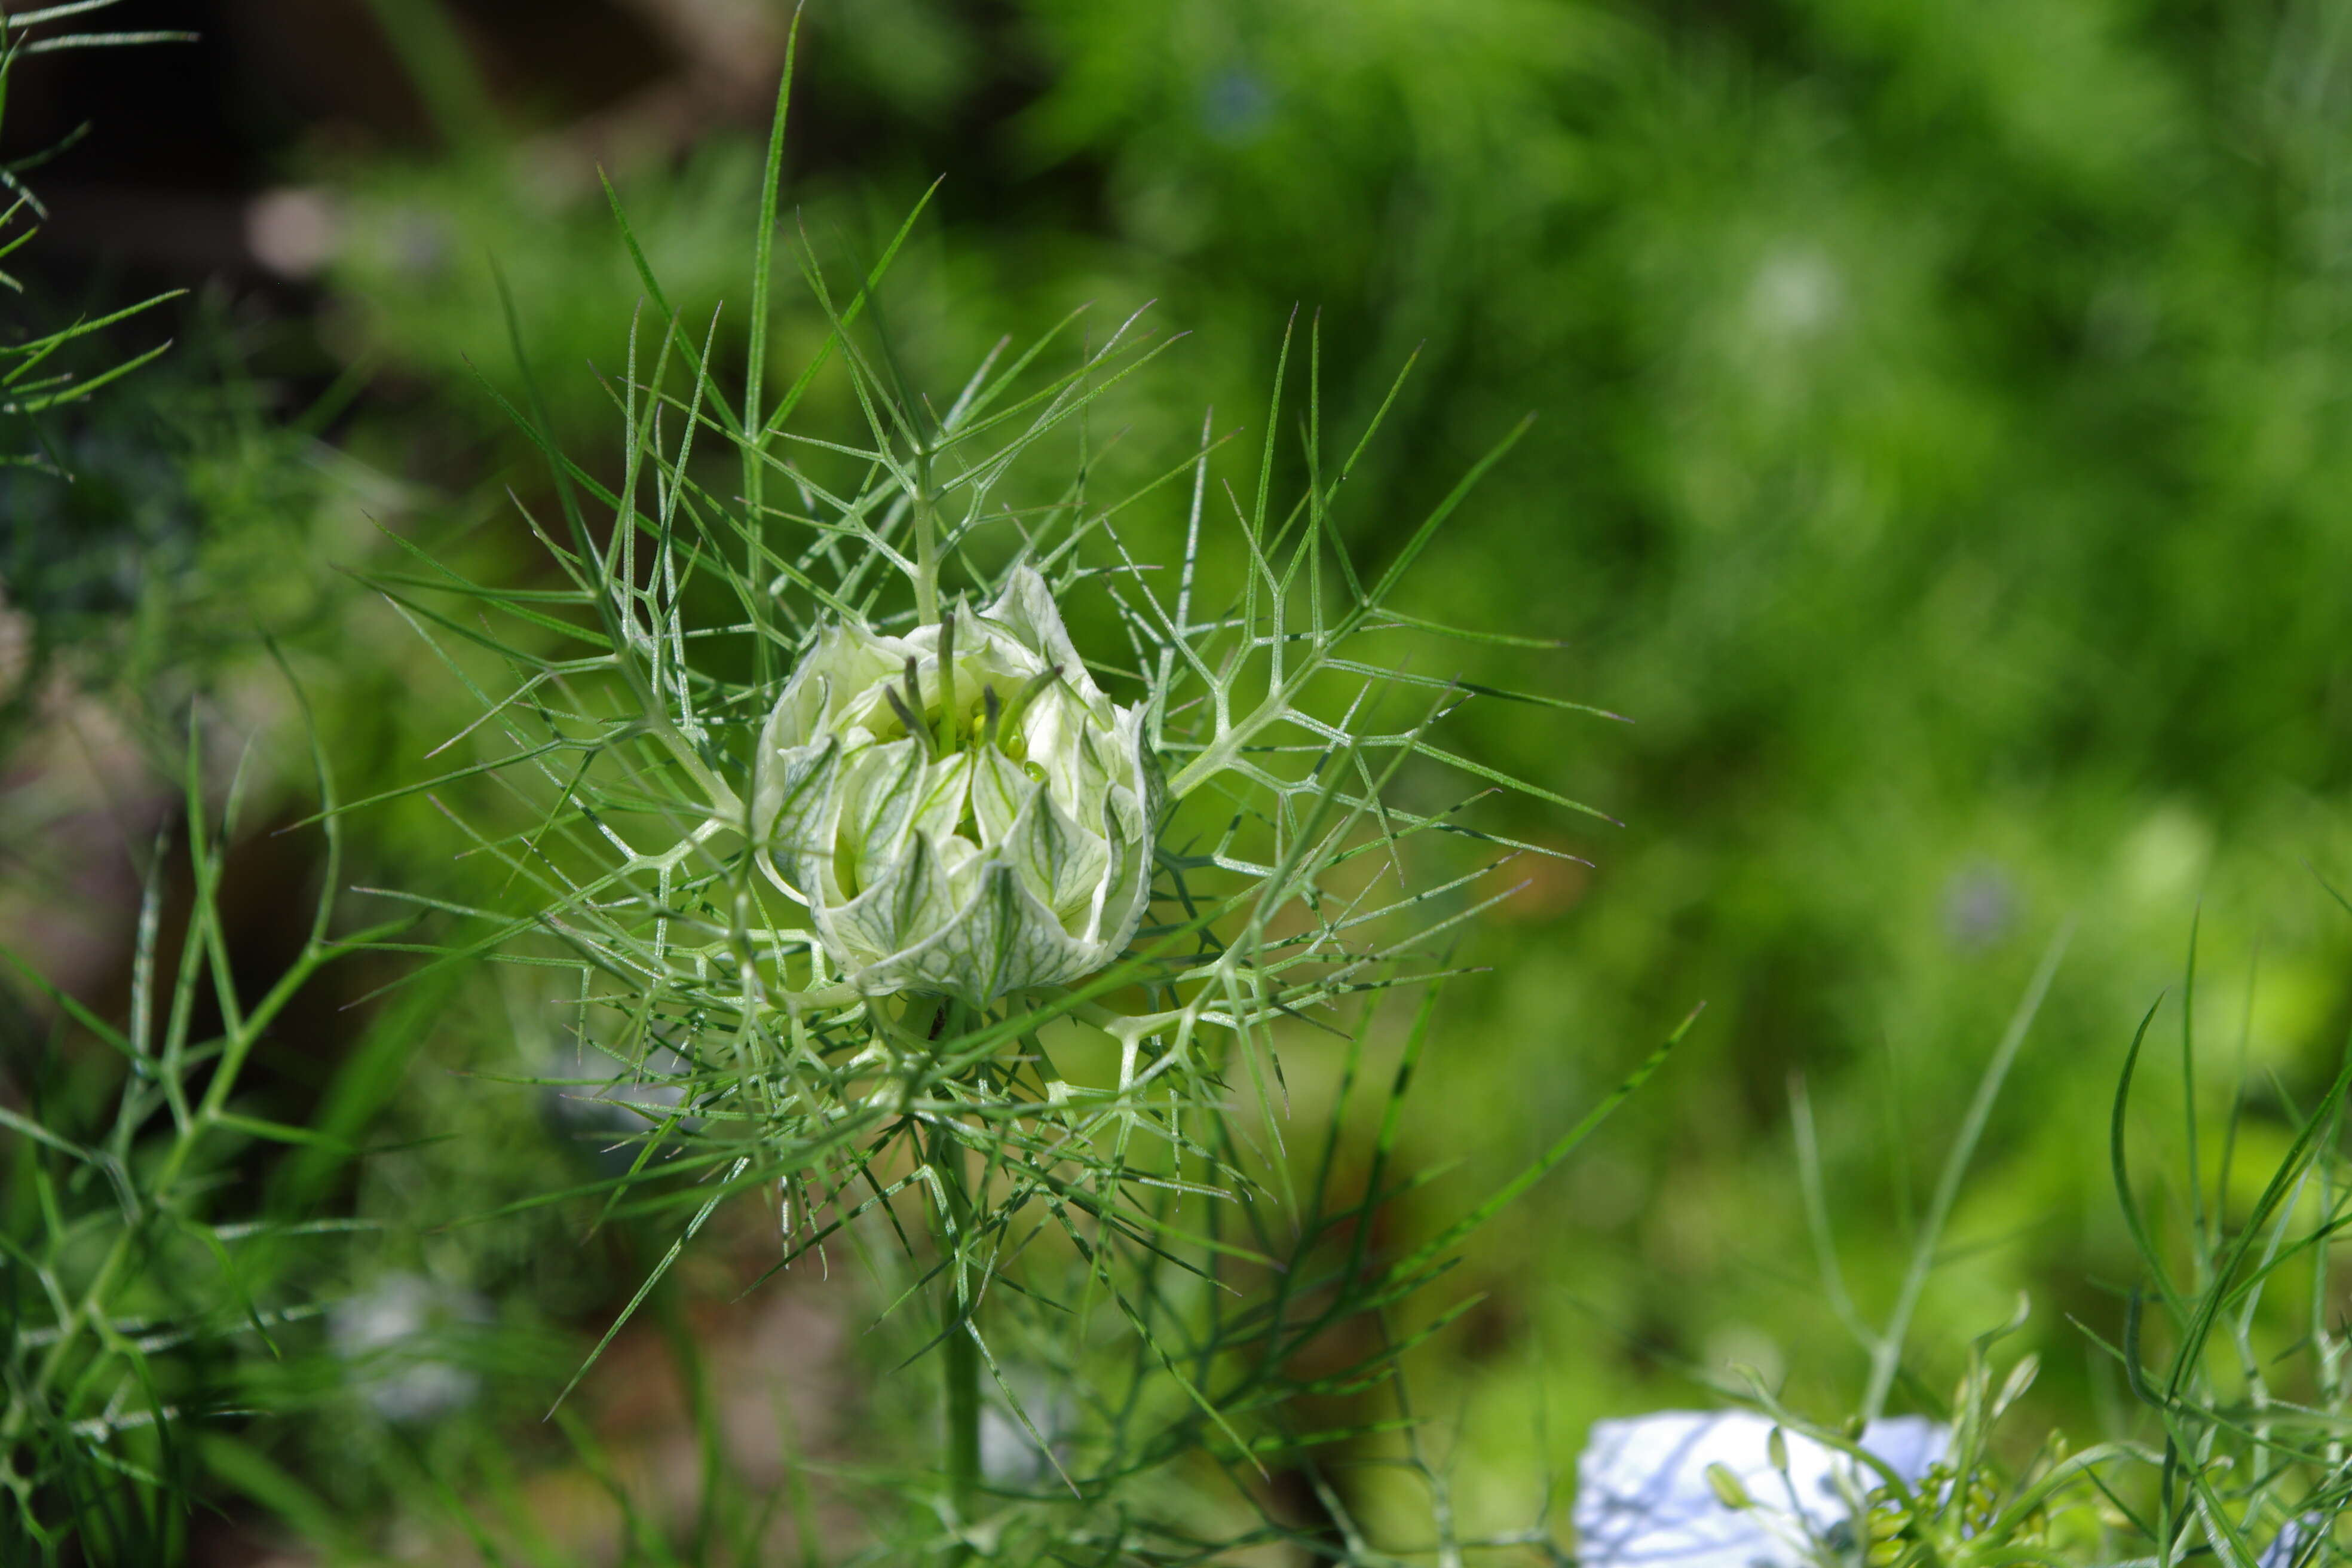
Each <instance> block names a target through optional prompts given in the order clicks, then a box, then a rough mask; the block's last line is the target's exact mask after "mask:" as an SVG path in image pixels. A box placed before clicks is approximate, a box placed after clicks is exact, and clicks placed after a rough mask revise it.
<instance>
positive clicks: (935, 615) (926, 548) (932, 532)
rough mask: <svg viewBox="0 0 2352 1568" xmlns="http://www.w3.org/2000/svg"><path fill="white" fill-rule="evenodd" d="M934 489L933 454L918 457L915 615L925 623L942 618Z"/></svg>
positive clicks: (930, 623)
mask: <svg viewBox="0 0 2352 1568" xmlns="http://www.w3.org/2000/svg"><path fill="white" fill-rule="evenodd" d="M937 507H938V498H937V496H936V495H935V493H934V492H933V490H932V489H931V455H930V453H929V451H925V452H922V453H920V454H919V455H918V456H917V458H916V459H915V619H916V621H917V623H918V624H919V625H922V626H932V625H935V624H937V622H938V621H939V618H940V540H939V532H940V525H939V518H938V516H937Z"/></svg>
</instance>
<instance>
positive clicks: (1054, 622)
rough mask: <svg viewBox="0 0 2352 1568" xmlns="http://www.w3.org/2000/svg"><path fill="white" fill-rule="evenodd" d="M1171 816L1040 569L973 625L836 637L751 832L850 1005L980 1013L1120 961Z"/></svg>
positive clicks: (803, 689) (1127, 716) (774, 766)
mask: <svg viewBox="0 0 2352 1568" xmlns="http://www.w3.org/2000/svg"><path fill="white" fill-rule="evenodd" d="M1160 803H1161V788H1160V774H1159V770H1158V767H1157V764H1156V762H1155V760H1154V758H1153V757H1152V754H1151V751H1150V746H1149V745H1148V744H1147V743H1146V742H1145V739H1144V733H1143V713H1142V710H1141V709H1140V708H1121V707H1119V706H1118V705H1117V704H1115V703H1113V702H1112V701H1111V700H1110V699H1109V698H1108V697H1107V696H1105V695H1104V694H1103V692H1102V691H1101V689H1099V688H1097V686H1096V685H1095V683H1094V681H1093V679H1091V678H1090V677H1089V676H1088V675H1087V668H1086V665H1085V663H1084V661H1082V660H1081V659H1080V658H1078V655H1077V650H1076V648H1074V647H1071V645H1070V640H1069V637H1068V634H1067V633H1066V632H1065V631H1064V630H1063V628H1062V616H1061V612H1060V610H1059V609H1057V608H1056V607H1055V604H1054V599H1053V595H1051V594H1050V593H1048V592H1047V590H1046V587H1045V580H1044V579H1043V578H1041V577H1039V576H1038V575H1037V574H1036V573H1034V571H1031V570H1030V569H1029V568H1027V567H1025V566H1024V567H1020V568H1017V569H1015V570H1014V572H1013V575H1012V577H1011V578H1010V579H1009V580H1008V581H1007V583H1006V584H1005V586H1004V589H1003V593H1001V594H1000V595H998V596H997V598H996V599H995V601H994V602H993V603H992V604H991V605H988V607H987V608H985V609H984V610H982V611H980V612H978V613H977V614H975V613H974V612H972V611H971V610H970V609H968V608H966V607H964V606H962V605H957V606H956V607H955V608H953V609H951V610H950V612H949V613H948V615H947V616H946V617H945V618H944V619H943V620H942V621H941V622H940V623H939V624H937V625H933V626H918V627H917V628H915V629H914V630H913V631H911V632H908V634H907V635H906V636H904V637H892V636H887V635H884V634H881V633H877V632H875V631H872V630H870V629H868V628H867V627H866V626H861V625H858V624H856V623H854V622H846V621H844V622H836V623H835V624H834V625H832V626H828V627H826V628H825V629H824V631H823V632H822V633H820V634H819V636H818V638H817V642H816V646H815V647H814V648H812V649H811V650H810V652H809V655H808V657H807V658H805V659H804V660H803V661H802V664H801V666H800V668H798V669H796V670H794V671H793V677H792V679H791V680H790V681H789V682H787V683H786V685H785V687H784V691H783V695H782V697H780V698H779V699H777V701H776V706H775V710H774V711H773V712H772V713H770V714H769V716H768V721H767V725H766V727H765V728H764V729H763V730H762V731H761V739H760V750H759V776H758V780H757V783H756V785H755V787H754V789H753V792H752V799H751V828H752V834H753V837H754V838H755V840H756V841H757V843H758V847H759V849H760V852H761V866H762V868H763V869H765V870H766V872H767V874H768V875H769V877H770V878H771V879H772V880H773V881H774V882H775V884H776V885H777V886H778V887H779V888H781V889H783V891H784V892H785V893H786V894H787V895H788V896H789V897H791V898H792V899H793V900H794V901H796V902H798V903H801V904H803V905H805V906H807V908H808V910H809V916H810V920H811V922H812V923H813V924H814V927H815V928H816V931H817V934H818V936H819V938H820V939H821V940H822V941H823V942H824V947H825V952H827V954H828V955H829V956H830V957H831V958H832V960H833V962H834V963H835V964H836V965H837V966H838V967H839V968H840V969H841V971H842V973H843V974H844V975H845V977H846V978H847V979H848V981H849V982H850V983H851V984H854V985H856V986H857V987H859V988H860V989H862V990H864V991H866V992H868V993H870V994H888V993H893V992H913V993H919V994H932V995H948V996H954V997H959V998H961V1000H963V1001H966V1002H970V1003H971V1004H973V1005H986V1004H987V1003H990V1002H992V1001H994V1000H995V999H996V998H997V997H999V996H1002V995H1003V994H1006V993H1007V992H1012V991H1021V990H1026V989H1029V988H1031V987H1034V986H1040V985H1053V984H1067V983H1068V982H1071V981H1074V980H1078V979H1081V978H1083V977H1085V976H1086V975H1088V974H1091V973H1094V972H1095V971H1097V970H1098V969H1101V968H1103V967H1104V966H1105V965H1107V964H1108V963H1110V962H1111V961H1112V960H1113V959H1115V958H1117V957H1118V954H1119V952H1120V950H1121V949H1123V948H1125V947H1126V945H1127V943H1128V940H1129V938H1130V937H1132V936H1133V935H1134V934H1135V929H1136V926H1137V925H1138V923H1139V922H1140V921H1141V920H1142V918H1143V910H1144V907H1145V905H1146V903H1147V902H1148V901H1149V898H1150V885H1151V852H1152V835H1153V831H1154V826H1155V824H1156V820H1157V818H1158V816H1159V812H1160Z"/></svg>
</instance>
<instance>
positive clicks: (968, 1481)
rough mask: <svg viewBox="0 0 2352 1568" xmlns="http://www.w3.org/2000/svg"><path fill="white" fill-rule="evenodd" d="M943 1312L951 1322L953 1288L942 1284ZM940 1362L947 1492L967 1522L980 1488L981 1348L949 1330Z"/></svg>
mask: <svg viewBox="0 0 2352 1568" xmlns="http://www.w3.org/2000/svg"><path fill="white" fill-rule="evenodd" d="M944 1294H945V1298H946V1299H945V1300H943V1301H942V1302H941V1304H940V1305H941V1308H942V1313H943V1315H944V1316H946V1317H948V1318H949V1319H950V1321H952V1316H953V1314H954V1312H955V1310H956V1300H955V1288H954V1286H953V1284H952V1283H950V1284H949V1285H948V1286H947V1287H945V1289H944ZM942 1348H943V1349H944V1350H945V1351H946V1352H947V1354H946V1358H945V1360H944V1361H943V1362H942V1363H940V1365H941V1369H942V1371H943V1373H945V1376H946V1379H947V1418H948V1433H947V1437H948V1495H949V1497H950V1499H952V1500H954V1503H955V1510H956V1520H957V1521H958V1522H959V1523H966V1522H969V1521H971V1516H972V1506H973V1502H974V1500H975V1497H976V1495H977V1494H978V1492H979V1489H980V1347H979V1346H977V1345H975V1344H973V1343H972V1342H971V1333H970V1331H967V1330H965V1329H963V1328H961V1327H959V1328H957V1329H956V1330H955V1331H953V1332H951V1333H950V1334H949V1335H948V1338H947V1343H946V1345H945V1346H943V1347H942Z"/></svg>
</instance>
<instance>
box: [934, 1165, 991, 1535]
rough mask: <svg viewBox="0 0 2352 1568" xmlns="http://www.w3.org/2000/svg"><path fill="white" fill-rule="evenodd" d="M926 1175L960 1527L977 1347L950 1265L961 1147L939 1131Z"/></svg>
mask: <svg viewBox="0 0 2352 1568" xmlns="http://www.w3.org/2000/svg"><path fill="white" fill-rule="evenodd" d="M931 1169H932V1171H933V1172H934V1173H937V1175H938V1177H939V1182H940V1193H941V1194H942V1196H943V1199H944V1202H943V1205H942V1209H943V1212H942V1214H941V1215H940V1252H941V1254H942V1255H943V1257H944V1258H946V1260H947V1267H946V1268H942V1269H941V1270H940V1331H941V1332H942V1333H943V1334H944V1336H945V1338H944V1341H943V1342H942V1343H941V1344H940V1352H941V1353H940V1373H941V1376H942V1378H943V1380H944V1381H943V1384H942V1392H943V1393H944V1394H945V1395H946V1398H945V1400H944V1402H943V1405H942V1408H943V1411H944V1414H945V1415H946V1419H947V1431H946V1438H947V1475H948V1498H949V1500H950V1502H951V1503H952V1504H953V1505H954V1508H955V1519H956V1523H957V1525H958V1526H959V1527H961V1526H964V1525H968V1524H970V1523H971V1520H972V1510H973V1507H974V1504H975V1502H976V1501H977V1499H978V1494H979V1490H980V1347H979V1346H978V1345H977V1344H976V1343H974V1342H973V1341H972V1337H971V1325H970V1324H969V1323H967V1322H965V1321H963V1320H964V1317H965V1314H966V1311H967V1310H968V1309H967V1308H966V1305H965V1302H964V1300H963V1284H962V1280H963V1270H962V1268H961V1267H959V1266H958V1264H957V1262H956V1260H955V1259H956V1253H957V1250H958V1249H959V1248H960V1247H961V1246H962V1244H963V1242H964V1241H965V1239H966V1237H967V1236H968V1234H969V1231H970V1229H971V1197H970V1195H969V1194H967V1193H966V1192H965V1190H964V1178H963V1172H964V1154H963V1146H962V1145H961V1144H960V1143H958V1142H956V1141H955V1138H954V1136H953V1135H952V1134H951V1133H950V1132H948V1131H946V1130H945V1129H937V1130H934V1131H933V1133H932V1137H931ZM969 1555H970V1553H969V1550H968V1549H962V1550H959V1552H957V1553H956V1554H955V1555H954V1556H952V1557H950V1562H951V1563H961V1562H963V1561H966V1560H967V1558H968V1557H969Z"/></svg>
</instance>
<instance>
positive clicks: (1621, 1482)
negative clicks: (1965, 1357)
mask: <svg viewBox="0 0 2352 1568" xmlns="http://www.w3.org/2000/svg"><path fill="white" fill-rule="evenodd" d="M1775 1425H1777V1423H1775V1422H1773V1421H1771V1420H1769V1419H1768V1418H1767V1417H1765V1416H1762V1415H1753V1414H1750V1413H1748V1412H1747V1411H1725V1412H1706V1411H1696V1410H1667V1411H1661V1412H1659V1413H1657V1414H1655V1415H1638V1416H1634V1417H1633V1418H1632V1419H1630V1420H1625V1421H1600V1422H1595V1423H1594V1424H1593V1427H1592V1436H1591V1437H1590V1438H1589V1439H1588V1440H1587V1442H1586V1445H1585V1449H1584V1452H1583V1454H1582V1455H1581V1456H1580V1458H1578V1460H1577V1463H1576V1486H1577V1490H1576V1534H1577V1545H1578V1550H1577V1560H1578V1561H1579V1562H1580V1563H1583V1564H1585V1568H1642V1565H1644V1564H1650V1563H1665V1564H1672V1565H1673V1568H1756V1565H1759V1564H1763V1565H1767V1568H1799V1565H1801V1564H1802V1563H1806V1562H1808V1561H1810V1560H1811V1556H1812V1554H1811V1553H1810V1552H1807V1551H1806V1550H1805V1547H1806V1544H1807V1542H1808V1541H1809V1540H1820V1539H1822V1538H1825V1537H1826V1536H1827V1535H1828V1534H1829V1533H1830V1531H1832V1530H1834V1529H1835V1528H1836V1527H1837V1526H1839V1525H1841V1524H1845V1523H1847V1522H1849V1521H1850V1520H1851V1518H1852V1513H1853V1504H1852V1502H1850V1501H1849V1495H1851V1496H1852V1497H1854V1498H1859V1497H1861V1496H1863V1495H1865V1494H1867V1493H1868V1492H1869V1491H1871V1490H1872V1489H1874V1488H1875V1487H1876V1486H1877V1485H1878V1484H1879V1481H1878V1477H1877V1475H1876V1473H1875V1472H1874V1471H1872V1470H1870V1469H1869V1468H1867V1467H1864V1466H1861V1465H1858V1464H1856V1463H1855V1462H1854V1461H1853V1459H1852V1458H1849V1457H1848V1456H1846V1455H1844V1454H1842V1453H1840V1452H1838V1451H1837V1450H1836V1449H1834V1448H1831V1447H1827V1446H1826V1445H1824V1444H1822V1443H1818V1442H1815V1441H1814V1440H1813V1439H1812V1438H1811V1437H1807V1436H1803V1435H1802V1434H1801V1433H1796V1432H1790V1431H1788V1430H1787V1429H1786V1428H1783V1429H1782V1436H1783V1438H1784V1439H1785V1441H1786V1442H1787V1444H1788V1460H1789V1464H1788V1471H1787V1474H1786V1476H1785V1478H1784V1477H1783V1475H1782V1473H1781V1472H1780V1471H1779V1470H1777V1469H1775V1468H1773V1465H1772V1461H1771V1457H1770V1452H1769V1438H1770V1436H1771V1432H1772V1428H1773V1427H1774V1426H1775ZM1951 1436H1952V1435H1951V1431H1950V1429H1949V1428H1948V1427H1946V1426H1940V1425H1938V1424H1937V1423H1936V1422H1932V1421H1929V1420H1927V1419H1926V1418H1925V1417H1923V1416H1917V1415H1898V1416H1895V1418H1893V1419H1891V1420H1886V1421H1874V1422H1873V1423H1871V1424H1870V1426H1868V1427H1866V1428H1864V1431H1863V1434H1862V1438H1861V1441H1860V1443H1859V1444H1858V1445H1857V1447H1862V1448H1864V1449H1867V1450H1868V1451H1869V1452H1870V1453H1871V1454H1873V1455H1874V1456H1875V1457H1876V1458H1879V1459H1881V1460H1882V1461H1884V1462H1885V1464H1886V1466H1887V1467H1888V1468H1891V1469H1892V1470H1894V1471H1895V1474H1897V1475H1899V1476H1901V1477H1902V1478H1903V1479H1905V1480H1906V1482H1914V1481H1916V1480H1917V1479H1919V1478H1920V1477H1921V1476H1924V1475H1925V1474H1927V1468H1928V1467H1929V1466H1930V1465H1933V1464H1935V1463H1936V1462H1937V1460H1939V1459H1941V1458H1943V1457H1944V1452H1945V1450H1946V1449H1947V1448H1948V1447H1950V1445H1951ZM1717 1465H1720V1466H1722V1467H1723V1468H1725V1469H1726V1470H1727V1471H1729V1472H1730V1474H1731V1477H1732V1479H1735V1480H1737V1481H1738V1483H1739V1485H1740V1488H1741V1489H1743V1490H1745V1491H1746V1492H1747V1494H1748V1497H1749V1498H1751V1499H1753V1500H1755V1503H1756V1505H1757V1506H1755V1507H1753V1508H1749V1509H1742V1510H1734V1509H1732V1508H1729V1507H1727V1505H1726V1504H1725V1503H1724V1501H1723V1500H1722V1499H1721V1498H1719V1497H1718V1496H1717V1494H1716V1490H1715V1488H1714V1487H1713V1486H1712V1485H1711V1484H1709V1482H1708V1480H1707V1471H1708V1469H1709V1468H1712V1467H1714V1466H1717Z"/></svg>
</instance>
